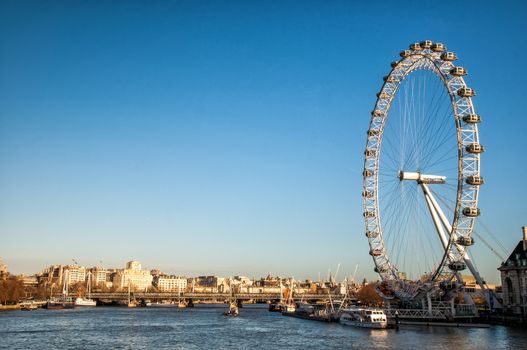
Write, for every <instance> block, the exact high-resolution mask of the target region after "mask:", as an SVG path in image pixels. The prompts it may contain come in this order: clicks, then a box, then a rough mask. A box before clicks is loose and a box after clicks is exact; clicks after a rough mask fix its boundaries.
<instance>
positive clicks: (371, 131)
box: [368, 129, 381, 136]
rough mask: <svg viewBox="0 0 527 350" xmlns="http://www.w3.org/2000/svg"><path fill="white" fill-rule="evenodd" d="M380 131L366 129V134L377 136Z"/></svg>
mask: <svg viewBox="0 0 527 350" xmlns="http://www.w3.org/2000/svg"><path fill="white" fill-rule="evenodd" d="M380 133H381V132H380V131H379V130H375V129H370V130H368V136H377V135H379V134H380Z"/></svg>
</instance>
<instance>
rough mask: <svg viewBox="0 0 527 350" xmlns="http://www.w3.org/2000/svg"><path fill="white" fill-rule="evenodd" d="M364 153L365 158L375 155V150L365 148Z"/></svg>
mask: <svg viewBox="0 0 527 350" xmlns="http://www.w3.org/2000/svg"><path fill="white" fill-rule="evenodd" d="M364 155H365V156H366V158H370V157H375V156H376V155H377V151H376V150H374V149H367V150H365V151H364Z"/></svg>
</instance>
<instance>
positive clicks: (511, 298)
mask: <svg viewBox="0 0 527 350" xmlns="http://www.w3.org/2000/svg"><path fill="white" fill-rule="evenodd" d="M505 284H506V285H507V296H508V297H509V298H508V299H509V300H508V302H509V305H511V304H514V290H513V287H512V281H511V279H510V278H509V277H507V278H506V279H505ZM504 299H505V298H504Z"/></svg>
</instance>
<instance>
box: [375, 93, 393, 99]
mask: <svg viewBox="0 0 527 350" xmlns="http://www.w3.org/2000/svg"><path fill="white" fill-rule="evenodd" d="M391 96H392V95H390V94H389V93H387V92H378V93H377V98H380V99H381V100H385V99H387V98H390V97H391Z"/></svg>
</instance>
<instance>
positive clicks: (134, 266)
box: [113, 261, 152, 290]
mask: <svg viewBox="0 0 527 350" xmlns="http://www.w3.org/2000/svg"><path fill="white" fill-rule="evenodd" d="M113 286H114V287H116V288H118V289H126V288H128V286H130V288H131V289H132V290H146V289H147V288H148V287H150V286H152V275H151V274H150V271H149V270H142V269H141V263H140V262H139V261H129V262H127V263H126V268H124V269H119V270H117V272H116V273H115V276H114V277H113Z"/></svg>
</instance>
